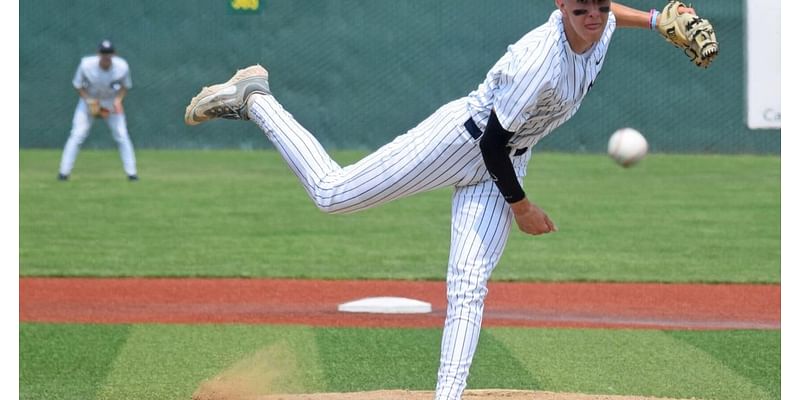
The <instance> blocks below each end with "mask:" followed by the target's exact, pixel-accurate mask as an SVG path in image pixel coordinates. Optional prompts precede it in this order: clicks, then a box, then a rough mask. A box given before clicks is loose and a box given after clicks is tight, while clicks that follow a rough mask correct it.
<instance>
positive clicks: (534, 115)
mask: <svg viewBox="0 0 800 400" xmlns="http://www.w3.org/2000/svg"><path fill="white" fill-rule="evenodd" d="M615 28H616V18H615V17H614V14H613V13H609V16H608V24H607V25H606V28H605V31H604V32H603V36H602V38H601V39H600V41H598V42H597V43H595V44H594V45H593V47H591V48H590V49H589V50H587V51H585V52H584V53H583V54H576V53H575V52H574V51H572V49H571V48H570V46H569V42H567V37H566V34H565V33H564V25H563V21H562V15H561V11H560V10H555V11H553V13H552V14H550V19H549V20H548V21H547V23H545V24H544V25H542V26H540V27H538V28H536V29H534V30H533V31H531V32H529V33H528V34H526V35H525V36H523V37H522V39H520V40H519V41H517V42H516V43H514V44H512V45H510V46H508V50H507V52H506V53H505V55H503V57H501V58H500V60H499V61H498V62H497V63H496V64H495V65H494V66H493V67H492V69H491V70H489V73H488V74H487V75H486V80H485V81H484V82H483V83H481V84H480V86H478V89H477V90H475V91H473V92H472V93H470V94H469V96H468V101H467V108H468V110H469V113H470V115H471V116H472V119H473V120H474V121H475V123H476V124H477V125H478V127H479V128H480V129H481V131H483V130H484V129H485V128H486V123H487V121H488V120H489V114H490V113H491V111H492V109H493V108H494V110H495V113H497V118H498V119H499V121H500V124H501V125H502V126H503V128H505V129H506V130H508V131H510V132H515V134H514V136H512V137H511V140H510V141H509V147H511V148H515V149H520V148H525V147H532V146H533V145H535V144H536V143H537V142H538V141H539V140H541V139H542V138H543V137H545V136H546V135H547V134H549V133H550V132H552V131H553V130H555V129H556V128H557V127H559V126H561V125H562V124H563V123H564V122H566V121H567V120H568V119H569V118H570V117H572V116H573V115H574V114H575V113H576V112H577V111H578V107H579V106H580V105H581V101H582V100H583V97H584V96H585V95H586V93H588V92H589V89H591V86H592V84H593V83H594V80H595V78H596V77H597V74H598V73H599V72H600V68H602V66H603V61H604V60H605V54H606V51H607V50H608V45H609V42H610V41H611V35H612V34H613V33H614V29H615Z"/></svg>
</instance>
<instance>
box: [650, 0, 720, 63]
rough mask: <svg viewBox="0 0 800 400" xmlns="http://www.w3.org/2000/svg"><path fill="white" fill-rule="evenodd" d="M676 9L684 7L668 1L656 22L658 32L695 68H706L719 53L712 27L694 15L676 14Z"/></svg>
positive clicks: (706, 21)
mask: <svg viewBox="0 0 800 400" xmlns="http://www.w3.org/2000/svg"><path fill="white" fill-rule="evenodd" d="M678 7H686V5H685V4H683V3H681V2H680V1H678V0H669V2H667V5H666V6H664V10H663V11H662V12H661V18H660V19H659V21H658V25H657V28H658V32H659V33H661V35H662V36H664V37H665V38H666V39H667V41H668V42H670V43H672V44H673V45H675V47H678V48H681V49H683V52H684V53H686V55H687V56H688V57H689V59H690V60H692V62H694V63H695V64H696V65H697V66H699V67H703V68H708V66H709V65H710V64H711V61H714V57H716V56H717V53H719V43H717V36H716V34H715V33H714V27H713V26H711V23H710V22H708V20H707V19H705V18H700V17H698V16H697V15H695V14H690V13H683V14H678Z"/></svg>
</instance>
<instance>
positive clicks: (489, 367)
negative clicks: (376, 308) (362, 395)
mask: <svg viewBox="0 0 800 400" xmlns="http://www.w3.org/2000/svg"><path fill="white" fill-rule="evenodd" d="M441 335H442V330H441V329H373V328H369V329H367V328H352V329H324V328H320V329H319V330H318V333H317V338H318V343H319V346H320V349H321V350H320V360H321V363H322V365H323V366H324V369H325V376H326V380H327V382H328V386H327V388H328V391H331V392H353V391H365V390H379V389H408V390H434V389H435V388H436V376H437V371H438V368H439V353H440V346H441ZM476 354H477V355H476V359H475V360H474V364H473V366H472V369H471V372H470V377H469V386H470V388H473V389H478V388H515V389H531V390H532V389H537V388H538V384H537V383H536V378H535V377H533V376H532V375H530V374H529V373H528V371H527V370H526V369H525V368H524V367H523V366H522V365H521V364H520V363H519V362H518V361H517V360H516V359H515V358H514V355H513V354H512V353H511V352H509V350H508V349H506V348H505V346H504V345H503V344H502V343H501V342H499V341H497V340H495V339H494V338H493V337H492V336H491V335H482V336H481V338H480V341H479V344H478V350H477V352H476Z"/></svg>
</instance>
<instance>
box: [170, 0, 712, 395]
mask: <svg viewBox="0 0 800 400" xmlns="http://www.w3.org/2000/svg"><path fill="white" fill-rule="evenodd" d="M555 6H556V8H557V9H556V10H555V11H553V12H552V14H550V16H549V19H548V20H547V22H545V23H544V24H543V25H541V26H539V27H538V28H536V29H534V30H532V31H531V32H529V33H527V34H526V35H524V36H523V37H522V38H521V39H519V40H518V41H517V42H516V43H514V44H512V45H511V46H509V47H508V50H507V52H506V53H505V54H504V55H503V56H502V57H501V58H500V59H499V60H498V61H497V63H496V64H495V65H494V66H493V67H492V68H491V69H490V70H489V72H488V73H487V74H486V79H485V80H484V81H483V82H482V83H480V84H479V85H478V86H477V87H476V88H475V90H473V91H472V92H471V93H469V94H468V95H467V96H465V97H462V98H459V99H456V100H453V101H451V102H449V103H447V104H445V105H444V106H442V107H441V108H439V109H438V110H437V111H435V112H434V113H433V114H432V115H431V116H430V117H428V118H427V119H425V120H424V121H422V122H421V123H419V125H417V126H416V127H414V128H412V129H411V130H409V131H408V132H407V133H405V134H403V135H400V136H398V137H397V138H396V139H394V141H392V142H391V143H389V144H386V145H384V146H383V147H381V148H380V149H378V150H377V151H375V152H374V153H372V154H371V155H368V156H367V157H365V158H364V159H362V160H361V161H358V162H356V163H355V164H352V165H349V166H345V167H340V166H339V165H338V164H337V163H336V162H335V161H334V160H332V159H331V157H330V156H329V155H328V153H327V152H326V151H325V150H324V149H323V148H322V146H321V145H320V143H319V142H318V141H317V140H316V139H315V138H314V136H313V135H312V134H311V132H309V131H308V130H306V129H305V128H304V127H303V126H302V125H301V124H300V123H299V122H297V121H296V120H295V119H294V117H293V116H292V115H291V114H290V113H289V112H288V111H286V110H284V108H283V107H282V106H281V104H280V103H279V102H278V100H277V99H276V98H275V96H274V95H273V94H272V93H271V92H270V88H269V85H268V83H267V71H266V70H265V69H264V68H263V67H261V66H260V65H254V66H251V67H248V68H245V69H243V70H240V71H238V72H237V73H236V74H235V75H234V76H233V78H231V79H230V80H229V81H227V82H225V83H221V84H218V85H214V86H211V87H207V88H204V89H203V90H202V91H201V92H200V93H199V94H198V95H197V96H195V97H194V98H193V99H192V100H191V103H190V104H189V106H188V107H187V108H186V114H185V121H186V123H187V124H189V125H196V124H200V123H203V122H206V121H209V120H212V119H215V118H227V119H244V120H251V121H253V122H255V123H256V124H258V126H259V127H261V129H262V130H263V132H264V134H265V135H266V137H267V138H268V139H269V140H270V141H271V142H272V143H273V144H274V145H275V147H276V148H277V150H278V151H279V152H280V154H281V155H282V156H283V158H284V159H285V160H286V162H287V164H288V166H289V167H290V169H291V170H292V171H293V172H294V173H295V174H296V175H297V177H298V178H299V179H300V182H301V183H302V185H303V187H304V188H305V190H306V192H307V193H308V195H309V196H310V197H311V199H312V201H313V202H314V203H315V204H316V205H317V207H318V208H319V209H320V210H322V211H324V212H327V213H351V212H356V211H360V210H364V209H367V208H370V207H375V206H378V205H381V204H384V203H387V202H389V201H392V200H395V199H399V198H402V197H407V196H411V195H413V194H415V193H420V192H424V191H428V190H433V189H438V188H444V187H451V188H453V196H452V219H451V221H452V224H451V244H450V257H449V262H448V268H447V300H448V307H447V317H446V320H445V325H444V331H443V334H442V343H441V353H440V354H441V356H440V364H439V372H438V380H437V385H436V398H437V399H459V398H461V395H462V393H463V391H464V389H465V387H466V383H467V375H468V373H469V368H470V365H471V363H472V358H473V355H474V353H475V349H476V346H477V344H478V336H479V334H480V327H481V319H482V316H483V305H484V299H485V298H486V295H487V282H488V280H489V277H490V275H491V273H492V270H493V269H494V268H495V266H496V265H497V263H498V262H499V260H500V256H501V254H502V253H503V248H504V247H505V245H506V239H507V238H508V234H509V231H510V229H511V225H512V222H514V221H515V222H516V225H517V226H518V227H519V229H520V230H521V231H522V232H525V233H527V234H531V235H539V234H545V233H550V232H555V231H557V230H558V228H557V226H556V224H555V223H554V222H553V220H552V219H551V218H550V217H549V216H548V215H547V213H545V211H544V210H542V209H541V208H540V207H538V206H537V205H536V204H535V203H534V202H533V200H532V199H530V198H529V197H528V196H527V195H526V193H525V191H524V190H523V188H522V177H523V176H524V175H525V173H526V169H527V165H528V160H529V159H530V157H531V149H532V148H533V146H535V145H536V143H538V142H539V141H540V140H542V138H544V137H545V136H547V135H548V134H550V133H551V132H553V131H554V130H555V129H556V128H558V127H559V126H560V125H562V124H563V123H564V122H566V121H567V120H568V119H569V118H570V117H572V116H573V115H574V114H575V113H576V112H577V111H578V107H580V105H581V102H582V100H583V98H584V96H586V94H587V93H588V92H589V91H590V89H591V87H592V84H593V83H594V81H595V79H597V76H598V74H599V73H600V70H601V68H602V67H603V63H604V61H605V59H606V51H607V50H608V46H609V43H610V41H611V37H612V35H613V34H614V31H615V29H616V28H617V27H630V28H633V27H639V28H649V29H651V30H654V31H658V32H659V33H660V34H661V35H663V36H664V37H665V38H666V39H667V40H668V41H669V42H670V43H672V44H674V45H675V46H677V47H679V48H681V49H682V50H683V51H684V53H685V54H686V55H687V56H688V57H689V59H690V60H691V61H692V62H694V63H695V64H696V65H698V66H701V67H708V65H709V64H710V63H711V61H712V60H713V59H714V57H716V55H717V53H718V44H717V41H716V36H715V34H714V30H713V28H712V26H711V24H710V23H709V22H708V21H707V20H705V19H702V18H700V17H698V16H696V15H695V14H694V10H693V9H691V8H688V7H686V6H685V5H683V4H682V3H680V2H679V1H675V0H670V1H669V3H668V4H667V5H666V7H665V8H663V11H661V12H659V11H657V10H651V11H650V12H649V13H648V12H646V11H640V10H636V9H633V8H629V7H626V6H622V5H620V4H616V3H612V2H610V1H609V0H555Z"/></svg>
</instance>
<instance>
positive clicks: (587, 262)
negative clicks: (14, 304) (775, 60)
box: [19, 150, 781, 400]
mask: <svg viewBox="0 0 800 400" xmlns="http://www.w3.org/2000/svg"><path fill="white" fill-rule="evenodd" d="M361 155H363V153H357V152H340V153H335V154H334V157H335V158H336V159H337V160H338V161H340V163H342V164H346V163H348V162H350V161H353V160H355V159H357V158H358V157H360V156H361ZM59 156H60V153H59V151H54V150H22V151H20V192H19V209H20V215H19V220H20V227H19V232H20V249H19V250H20V253H19V257H20V265H19V271H20V275H22V276H221V277H228V276H237V277H239V276H245V277H299V278H305V277H307V278H337V279H371V278H391V279H427V280H430V279H435V280H442V279H444V273H445V269H446V260H447V254H448V236H449V220H450V214H449V213H450V191H448V190H440V191H435V192H430V193H426V194H423V195H419V196H416V197H413V198H409V199H404V200H401V201H398V202H395V203H391V204H388V205H386V206H384V207H381V208H377V209H374V210H368V211H366V212H363V213H358V214H353V215H345V216H328V215H323V214H322V213H320V212H317V211H316V210H315V209H314V207H313V206H312V205H311V203H310V202H309V201H308V200H307V198H306V197H305V193H304V192H303V190H302V189H301V187H300V185H299V184H298V183H297V182H295V178H294V177H293V176H291V173H290V172H289V171H288V169H287V168H286V167H285V166H284V164H283V163H282V161H280V160H279V158H278V156H277V154H276V153H274V152H240V151H209V152H203V151H147V150H145V151H139V152H137V157H138V161H139V165H140V176H141V178H142V180H141V181H140V182H136V183H129V182H127V181H126V180H125V176H124V174H123V172H122V170H121V166H120V162H119V159H118V157H117V155H116V153H115V152H112V151H85V152H82V153H81V155H80V156H79V158H78V164H77V168H76V169H75V171H74V173H73V178H72V180H71V181H69V182H58V181H56V179H55V176H56V170H57V166H58V159H59ZM525 186H526V191H527V192H528V194H529V196H530V197H531V198H532V199H534V201H536V202H537V203H538V204H539V205H541V206H542V207H543V208H544V209H545V210H546V211H547V212H548V213H549V215H550V216H551V217H552V218H553V220H554V221H555V222H556V224H557V225H558V226H559V229H560V231H559V232H557V233H556V234H553V235H547V236H542V237H536V238H532V237H528V236H524V235H522V234H520V233H519V232H517V231H516V230H515V231H514V232H513V233H512V235H511V238H510V241H509V244H508V247H507V249H506V252H505V254H504V257H503V260H502V261H501V263H500V265H499V266H498V268H497V270H496V271H495V273H494V275H493V279H495V280H525V281H528V280H543V281H622V282H625V281H636V282H757V283H780V239H781V238H780V206H781V204H780V158H779V157H767V156H676V155H670V156H667V155H659V154H654V155H650V156H648V158H647V159H645V160H644V162H643V163H642V164H641V165H638V166H636V167H634V168H631V169H622V168H619V167H617V166H615V165H614V164H612V163H611V161H609V160H608V159H607V158H606V157H604V156H600V155H565V154H548V153H545V154H537V155H535V156H534V158H533V160H532V163H531V166H530V168H529V175H528V176H527V177H526V179H525ZM440 337H441V330H440V329H356V328H353V329H327V328H311V327H303V326H252V325H197V326H195V325H191V326H190V325H156V324H153V325H81V324H38V323H20V328H19V346H20V354H19V356H20V398H21V399H65V400H66V399H187V398H189V396H190V395H191V393H192V392H193V391H194V390H195V389H196V388H197V387H198V386H199V385H200V384H202V383H203V382H204V381H205V380H207V379H210V378H212V377H215V376H218V375H220V374H222V375H224V374H225V373H227V372H229V371H237V370H242V369H244V370H246V371H254V372H253V374H254V376H256V377H257V378H258V379H257V380H259V379H260V382H259V383H258V384H259V385H263V387H260V388H259V389H261V390H263V391H275V392H308V391H361V390H374V389H393V388H406V389H420V390H432V389H433V387H434V385H435V371H436V368H437V364H438V346H439V341H440ZM780 337H781V332H780V331H651V330H580V329H517V328H513V329H512V328H488V329H485V330H484V333H483V334H482V335H481V341H480V344H479V348H478V353H477V355H476V359H475V365H474V366H473V369H472V374H471V377H470V388H473V389H477V388H490V387H502V388H508V389H534V390H547V391H568V392H584V393H598V394H600V393H603V394H638V395H648V396H660V397H681V398H691V397H694V398H705V399H743V400H744V399H779V398H780V360H781V354H780ZM264 377H269V379H265V378H264Z"/></svg>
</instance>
